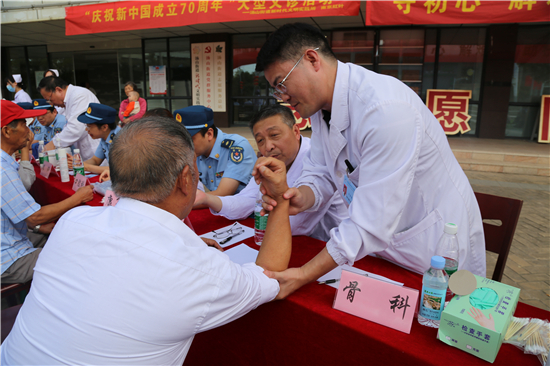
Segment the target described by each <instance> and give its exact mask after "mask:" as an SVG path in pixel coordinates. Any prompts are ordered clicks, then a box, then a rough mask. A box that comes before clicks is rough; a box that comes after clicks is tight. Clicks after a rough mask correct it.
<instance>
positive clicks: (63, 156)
mask: <svg viewBox="0 0 550 366" xmlns="http://www.w3.org/2000/svg"><path fill="white" fill-rule="evenodd" d="M57 153H58V154H59V155H58V156H59V160H58V165H59V172H60V174H61V181H62V182H63V183H66V182H70V181H71V178H69V164H68V163H67V152H66V151H65V149H63V148H59V149H57Z"/></svg>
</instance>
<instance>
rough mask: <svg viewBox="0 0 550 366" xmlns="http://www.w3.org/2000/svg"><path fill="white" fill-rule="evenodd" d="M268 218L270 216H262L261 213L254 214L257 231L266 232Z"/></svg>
mask: <svg viewBox="0 0 550 366" xmlns="http://www.w3.org/2000/svg"><path fill="white" fill-rule="evenodd" d="M267 218H268V215H265V216H260V213H259V212H256V213H255V214H254V228H255V229H256V230H265V228H266V227H267Z"/></svg>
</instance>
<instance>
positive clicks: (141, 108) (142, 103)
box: [118, 98, 147, 121]
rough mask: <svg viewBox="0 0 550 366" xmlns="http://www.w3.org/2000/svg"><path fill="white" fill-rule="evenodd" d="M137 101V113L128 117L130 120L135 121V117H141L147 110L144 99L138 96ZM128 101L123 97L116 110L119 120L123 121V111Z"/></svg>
mask: <svg viewBox="0 0 550 366" xmlns="http://www.w3.org/2000/svg"><path fill="white" fill-rule="evenodd" d="M138 102H139V113H137V114H134V115H133V116H130V117H128V118H129V119H130V121H135V120H136V119H138V118H141V117H143V115H144V114H145V112H146V111H147V102H146V101H145V99H143V98H139V99H138ZM128 103H130V101H129V100H128V98H126V99H124V100H123V101H122V103H120V109H119V110H118V118H120V120H121V121H123V120H124V118H125V117H124V111H125V110H126V107H128Z"/></svg>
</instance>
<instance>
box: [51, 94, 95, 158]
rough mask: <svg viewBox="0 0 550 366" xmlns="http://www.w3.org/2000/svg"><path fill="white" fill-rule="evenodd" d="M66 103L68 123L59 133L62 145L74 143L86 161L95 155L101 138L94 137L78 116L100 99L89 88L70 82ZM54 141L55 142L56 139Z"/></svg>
mask: <svg viewBox="0 0 550 366" xmlns="http://www.w3.org/2000/svg"><path fill="white" fill-rule="evenodd" d="M64 103H65V117H66V118H67V124H66V125H65V127H64V128H63V131H61V132H60V133H59V134H58V136H59V140H60V142H61V147H67V146H71V145H74V147H75V148H76V149H80V154H81V155H82V159H84V161H86V160H88V159H90V158H91V157H92V156H94V153H95V151H96V150H97V147H98V146H99V139H97V140H94V139H92V138H91V137H90V135H88V132H86V124H85V123H82V122H79V121H78V120H77V117H78V116H80V115H81V114H82V113H84V112H86V110H87V109H88V105H89V104H90V103H99V100H98V99H97V97H96V96H95V95H94V94H93V93H92V92H91V91H89V90H88V89H86V88H82V87H80V86H74V85H72V84H69V86H68V87H67V92H66V94H65V99H64ZM53 141H54V144H55V139H54V140H53ZM56 147H59V146H56Z"/></svg>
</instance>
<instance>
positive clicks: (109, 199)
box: [103, 189, 118, 206]
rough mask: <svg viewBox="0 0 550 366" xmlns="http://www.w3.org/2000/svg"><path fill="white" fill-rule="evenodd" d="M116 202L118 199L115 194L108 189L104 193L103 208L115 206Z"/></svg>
mask: <svg viewBox="0 0 550 366" xmlns="http://www.w3.org/2000/svg"><path fill="white" fill-rule="evenodd" d="M117 202H118V197H117V196H116V195H115V192H113V191H111V190H110V189H108V190H107V191H105V197H103V206H116V204H117Z"/></svg>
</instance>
